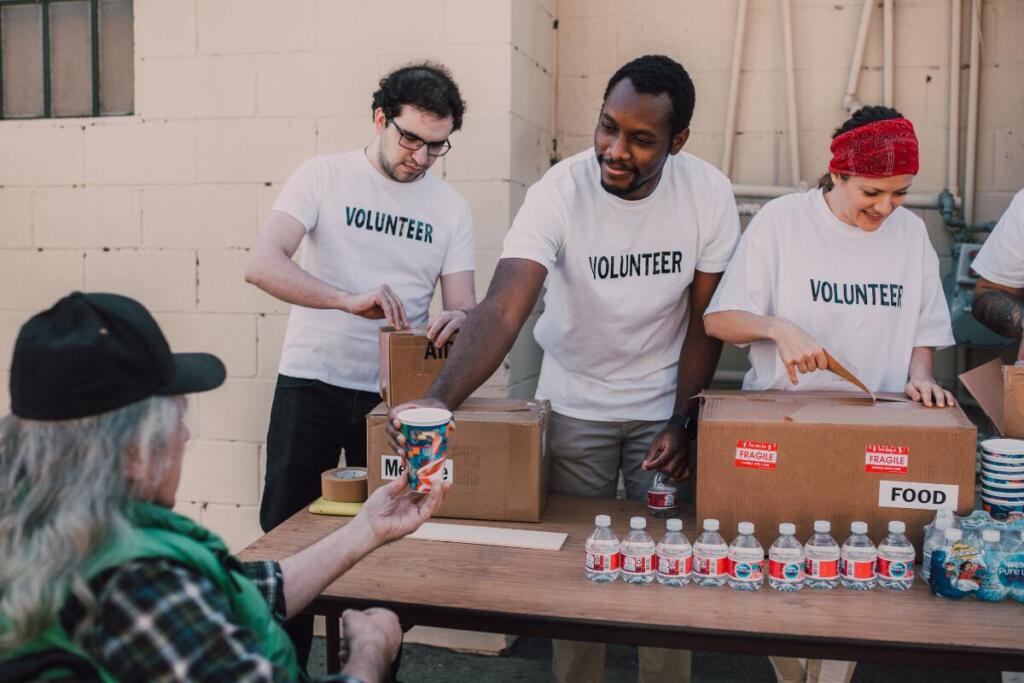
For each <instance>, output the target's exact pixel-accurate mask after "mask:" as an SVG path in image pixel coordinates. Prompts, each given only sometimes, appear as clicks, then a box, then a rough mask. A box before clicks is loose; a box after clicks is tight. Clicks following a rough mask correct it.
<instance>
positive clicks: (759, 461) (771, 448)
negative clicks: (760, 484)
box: [736, 439, 779, 470]
mask: <svg viewBox="0 0 1024 683" xmlns="http://www.w3.org/2000/svg"><path fill="white" fill-rule="evenodd" d="M778 462H779V445H778V444H775V443H767V442H765V441H746V440H743V439H740V440H739V441H737V442H736V467H750V468H753V469H755V470H774V469H775V465H776V464H778Z"/></svg>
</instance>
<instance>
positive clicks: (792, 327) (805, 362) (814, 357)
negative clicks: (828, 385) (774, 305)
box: [770, 318, 828, 385]
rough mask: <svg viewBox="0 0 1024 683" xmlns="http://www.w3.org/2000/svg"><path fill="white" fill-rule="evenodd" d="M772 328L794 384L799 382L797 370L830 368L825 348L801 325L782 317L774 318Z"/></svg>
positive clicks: (790, 379) (776, 343)
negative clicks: (801, 327)
mask: <svg viewBox="0 0 1024 683" xmlns="http://www.w3.org/2000/svg"><path fill="white" fill-rule="evenodd" d="M771 328H772V329H771V334H770V338H771V340H772V341H774V342H775V346H776V347H777V348H778V350H779V358H781V359H782V363H783V365H785V366H786V371H787V372H788V373H789V381H790V382H792V383H793V384H794V385H795V384H797V376H796V371H797V370H799V371H800V373H801V374H806V373H808V372H814V371H815V370H827V369H828V359H827V358H826V357H825V348H824V347H823V346H822V345H821V344H819V343H818V342H817V340H815V339H814V337H812V336H811V335H809V334H807V333H806V332H804V331H803V330H802V329H800V327H799V326H797V325H796V324H794V323H791V322H790V321H788V320H784V319H782V318H774V319H773V320H772V324H771Z"/></svg>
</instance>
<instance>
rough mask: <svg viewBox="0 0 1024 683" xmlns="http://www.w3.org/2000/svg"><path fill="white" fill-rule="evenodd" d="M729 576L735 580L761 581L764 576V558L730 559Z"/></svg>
mask: <svg viewBox="0 0 1024 683" xmlns="http://www.w3.org/2000/svg"><path fill="white" fill-rule="evenodd" d="M729 578H731V579H733V580H734V581H751V582H753V581H761V580H762V579H763V578H764V560H763V559H761V560H735V559H731V558H730V559H729Z"/></svg>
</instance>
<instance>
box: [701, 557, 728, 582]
mask: <svg viewBox="0 0 1024 683" xmlns="http://www.w3.org/2000/svg"><path fill="white" fill-rule="evenodd" d="M728 572H729V560H728V558H725V557H701V556H700V555H697V554H696V553H694V556H693V573H694V574H696V575H697V576H701V577H707V578H709V579H715V578H718V577H720V576H725V575H726V574H727V573H728Z"/></svg>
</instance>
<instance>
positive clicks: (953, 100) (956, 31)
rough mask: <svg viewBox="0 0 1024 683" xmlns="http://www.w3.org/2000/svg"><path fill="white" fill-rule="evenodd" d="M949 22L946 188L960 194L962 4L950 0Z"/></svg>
mask: <svg viewBox="0 0 1024 683" xmlns="http://www.w3.org/2000/svg"><path fill="white" fill-rule="evenodd" d="M949 10H950V23H949V146H948V148H947V149H946V189H948V190H949V191H950V193H951V194H952V195H953V196H954V197H957V196H959V194H960V183H959V180H958V179H959V177H960V39H961V35H960V17H961V14H962V11H963V5H962V4H961V2H960V0H950V2H949Z"/></svg>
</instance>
